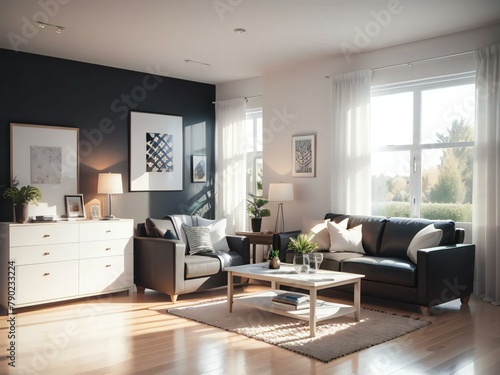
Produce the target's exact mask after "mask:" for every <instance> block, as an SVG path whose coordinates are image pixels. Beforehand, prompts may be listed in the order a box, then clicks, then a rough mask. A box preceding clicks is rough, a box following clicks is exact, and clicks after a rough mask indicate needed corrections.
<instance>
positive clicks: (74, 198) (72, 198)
mask: <svg viewBox="0 0 500 375" xmlns="http://www.w3.org/2000/svg"><path fill="white" fill-rule="evenodd" d="M64 203H65V205H66V216H67V217H68V218H73V219H76V218H78V219H86V218H87V215H86V213H85V204H84V203H83V194H75V195H65V196H64Z"/></svg>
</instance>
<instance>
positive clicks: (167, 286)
mask: <svg viewBox="0 0 500 375" xmlns="http://www.w3.org/2000/svg"><path fill="white" fill-rule="evenodd" d="M185 253H186V245H185V244H184V243H183V242H182V241H180V240H167V239H164V238H150V237H135V238H134V282H135V284H136V285H138V286H142V287H145V288H149V289H154V290H157V291H159V292H162V293H166V294H169V295H171V296H172V295H176V294H180V293H182V292H183V290H184V268H185V266H184V260H185V257H186V255H185Z"/></svg>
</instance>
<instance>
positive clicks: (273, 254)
mask: <svg viewBox="0 0 500 375" xmlns="http://www.w3.org/2000/svg"><path fill="white" fill-rule="evenodd" d="M267 260H268V261H269V268H272V269H275V270H277V269H279V268H280V251H279V250H276V249H271V250H269V254H268V255H267Z"/></svg>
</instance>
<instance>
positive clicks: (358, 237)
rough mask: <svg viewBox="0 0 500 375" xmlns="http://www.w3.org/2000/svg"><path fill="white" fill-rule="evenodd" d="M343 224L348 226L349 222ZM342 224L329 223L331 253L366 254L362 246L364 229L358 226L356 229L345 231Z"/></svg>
mask: <svg viewBox="0 0 500 375" xmlns="http://www.w3.org/2000/svg"><path fill="white" fill-rule="evenodd" d="M342 223H345V225H347V220H344V221H343V222H342ZM342 223H339V224H337V223H334V222H331V221H330V222H328V223H327V228H328V233H329V234H330V251H342V252H346V251H347V252H354V253H361V254H364V253H365V251H364V249H363V244H362V229H363V228H362V227H363V225H358V226H356V227H354V228H350V229H345V227H344V225H343V224H342Z"/></svg>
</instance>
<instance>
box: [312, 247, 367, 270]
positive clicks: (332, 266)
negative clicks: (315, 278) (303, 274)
mask: <svg viewBox="0 0 500 375" xmlns="http://www.w3.org/2000/svg"><path fill="white" fill-rule="evenodd" d="M322 254H323V262H322V263H321V269H324V270H329V271H340V268H341V263H342V261H343V260H344V259H349V258H359V257H361V256H363V255H362V254H358V253H344V252H340V251H336V252H330V251H324V252H322Z"/></svg>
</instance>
